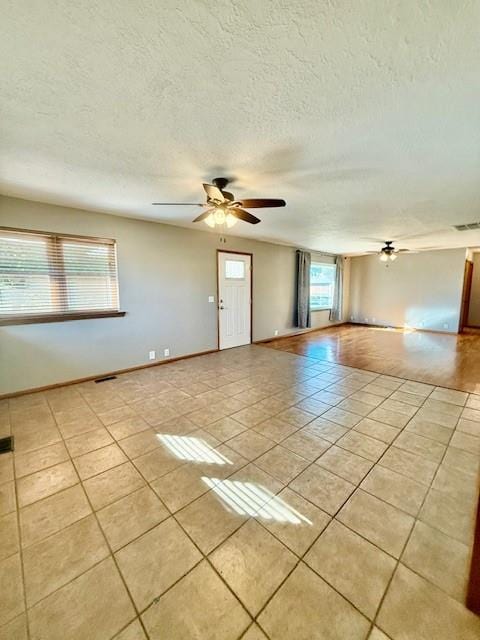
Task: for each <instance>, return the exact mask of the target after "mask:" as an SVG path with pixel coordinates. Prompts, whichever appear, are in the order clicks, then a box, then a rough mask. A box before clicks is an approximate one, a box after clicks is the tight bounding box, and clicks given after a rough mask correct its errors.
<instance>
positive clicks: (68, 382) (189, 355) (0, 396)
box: [0, 349, 218, 400]
mask: <svg viewBox="0 0 480 640" xmlns="http://www.w3.org/2000/svg"><path fill="white" fill-rule="evenodd" d="M217 351H218V349H209V350H208V351H197V352H196V353H187V354H186V355H184V356H177V357H175V358H166V359H165V360H162V361H161V362H148V363H147V364H139V365H136V366H135V367H128V368H126V369H116V370H115V371H106V372H104V373H97V374H96V375H94V376H86V377H84V378H77V379H75V380H66V381H65V382H55V383H53V384H47V385H45V386H43V387H33V388H31V389H22V390H21V391H13V392H12V393H4V394H0V400H4V399H5V398H16V397H17V396H24V395H27V394H29V393H40V392H41V391H48V390H49V389H57V388H58V387H67V386H70V385H72V384H80V383H81V382H89V381H90V380H97V379H98V378H106V377H108V376H116V375H120V374H122V373H129V372H130V371H138V370H139V369H149V368H150V367H161V366H162V365H163V364H171V363H172V362H178V361H179V360H188V359H189V358H196V357H198V356H206V355H208V354H210V353H216V352H217Z"/></svg>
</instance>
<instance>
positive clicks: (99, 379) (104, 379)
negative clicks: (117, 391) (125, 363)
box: [95, 376, 117, 384]
mask: <svg viewBox="0 0 480 640" xmlns="http://www.w3.org/2000/svg"><path fill="white" fill-rule="evenodd" d="M116 379H117V376H106V377H105V378H97V379H96V380H95V382H96V383H97V384H98V383H99V382H106V381H107V380H116Z"/></svg>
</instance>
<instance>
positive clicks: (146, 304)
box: [0, 197, 348, 394]
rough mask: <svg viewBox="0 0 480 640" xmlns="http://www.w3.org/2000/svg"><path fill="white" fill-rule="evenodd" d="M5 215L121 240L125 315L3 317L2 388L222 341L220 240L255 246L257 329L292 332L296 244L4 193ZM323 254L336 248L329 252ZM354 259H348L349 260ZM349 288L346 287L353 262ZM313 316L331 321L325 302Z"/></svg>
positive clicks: (6, 221) (11, 221)
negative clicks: (29, 321)
mask: <svg viewBox="0 0 480 640" xmlns="http://www.w3.org/2000/svg"><path fill="white" fill-rule="evenodd" d="M0 225H3V226H11V227H17V228H25V229H38V230H42V231H54V232H58V233H62V232H63V233H75V234H83V235H91V236H99V237H107V238H115V239H116V240H117V251H118V271H119V287H120V305H121V309H122V310H124V311H126V312H127V315H126V316H125V317H124V318H103V319H97V320H95V319H92V320H77V321H71V322H60V323H46V324H33V325H18V326H8V327H0V394H5V393H10V392H14V391H18V390H21V389H28V388H34V387H39V386H43V385H48V384H53V383H57V382H62V381H67V380H72V379H76V378H82V377H86V376H91V375H97V374H100V373H103V372H108V371H113V370H116V369H123V368H128V367H132V366H136V365H141V364H144V363H147V362H148V352H149V351H150V350H153V349H155V350H156V351H157V355H158V354H163V349H164V348H167V347H168V348H169V349H170V356H171V357H175V356H181V355H186V354H191V353H195V352H200V351H206V350H210V349H215V348H216V347H217V307H216V304H212V303H209V302H208V296H210V295H215V296H216V287H217V285H216V282H217V280H216V278H217V276H216V250H217V249H223V250H229V249H231V250H234V251H246V252H251V253H253V269H254V270H253V339H254V340H263V339H266V338H270V337H272V336H274V333H275V330H278V332H279V335H282V334H287V333H290V332H295V331H297V329H295V327H294V320H293V311H294V295H295V250H294V249H293V248H291V247H285V246H280V245H275V244H269V243H266V242H256V241H252V240H246V239H242V238H234V237H228V238H227V243H226V244H223V243H222V244H220V243H219V236H218V235H217V234H214V233H208V232H202V231H192V230H189V229H183V228H180V227H175V226H171V225H163V224H157V223H153V222H143V221H139V220H133V219H130V218H121V217H117V216H111V215H105V214H99V213H92V212H87V211H81V210H78V209H70V208H66V207H57V206H53V205H46V204H41V203H37V202H30V201H27V200H19V199H15V198H7V197H0ZM323 259H324V260H325V261H331V260H332V258H328V257H325V258H323ZM347 262H348V261H347ZM346 271H347V274H346V289H347V290H348V267H347V270H346ZM312 324H313V326H314V327H318V328H319V327H322V326H326V325H328V324H329V320H328V311H318V312H314V313H313V320H312Z"/></svg>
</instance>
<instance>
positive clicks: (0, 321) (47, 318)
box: [0, 311, 126, 327]
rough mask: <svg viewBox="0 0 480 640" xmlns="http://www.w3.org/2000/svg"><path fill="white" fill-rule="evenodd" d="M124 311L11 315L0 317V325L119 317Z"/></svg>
mask: <svg viewBox="0 0 480 640" xmlns="http://www.w3.org/2000/svg"><path fill="white" fill-rule="evenodd" d="M125 314H126V311H98V312H95V311H82V312H78V313H52V314H51V315H48V314H44V315H38V316H34V315H31V316H28V315H27V316H11V317H10V318H0V327H6V326H9V325H16V324H40V323H43V322H67V321H68V320H90V319H92V318H120V317H123V316H124V315H125Z"/></svg>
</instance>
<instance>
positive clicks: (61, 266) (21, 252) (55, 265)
mask: <svg viewBox="0 0 480 640" xmlns="http://www.w3.org/2000/svg"><path fill="white" fill-rule="evenodd" d="M106 311H118V287H117V261H116V249H115V241H114V240H101V239H96V238H80V237H75V236H63V235H56V234H48V233H35V232H30V231H16V230H15V231H14V230H8V229H0V321H1V320H8V319H12V318H27V319H28V318H32V317H37V316H38V317H40V319H41V318H42V317H48V316H49V315H50V316H52V315H54V316H57V315H69V314H70V315H71V314H75V313H86V312H89V313H90V312H92V313H101V312H106Z"/></svg>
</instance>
